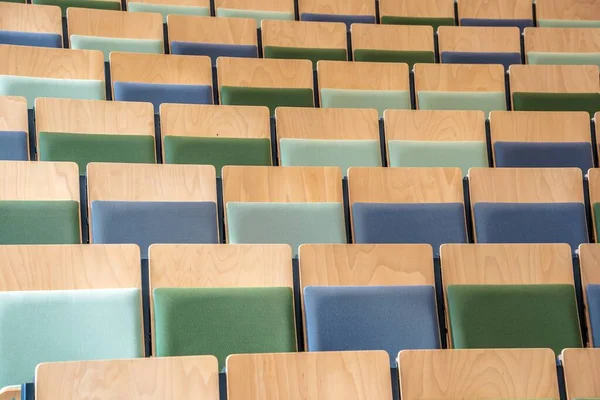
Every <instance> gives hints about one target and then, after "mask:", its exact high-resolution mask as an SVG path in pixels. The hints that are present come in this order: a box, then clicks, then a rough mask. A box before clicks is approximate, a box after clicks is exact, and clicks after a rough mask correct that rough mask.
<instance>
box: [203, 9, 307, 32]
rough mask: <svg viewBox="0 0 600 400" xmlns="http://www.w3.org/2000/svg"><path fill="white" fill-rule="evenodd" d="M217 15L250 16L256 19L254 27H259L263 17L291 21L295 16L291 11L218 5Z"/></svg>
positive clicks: (228, 16) (227, 16)
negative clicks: (246, 8)
mask: <svg viewBox="0 0 600 400" xmlns="http://www.w3.org/2000/svg"><path fill="white" fill-rule="evenodd" d="M215 15H216V16H217V17H225V18H252V19H254V20H255V21H256V28H257V29H258V28H260V24H261V22H262V20H263V19H276V20H281V21H293V20H294V19H295V18H296V16H295V15H294V12H293V11H291V12H289V11H265V10H244V9H239V8H224V7H218V8H216V10H215Z"/></svg>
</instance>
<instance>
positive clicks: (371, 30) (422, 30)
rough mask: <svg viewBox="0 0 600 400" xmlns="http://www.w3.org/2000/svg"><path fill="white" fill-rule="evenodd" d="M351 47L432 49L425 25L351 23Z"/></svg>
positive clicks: (406, 49)
mask: <svg viewBox="0 0 600 400" xmlns="http://www.w3.org/2000/svg"><path fill="white" fill-rule="evenodd" d="M352 49H353V50H356V49H373V50H397V51H402V50H403V51H434V49H433V28H432V27H431V26H427V25H412V26H411V25H377V24H352Z"/></svg>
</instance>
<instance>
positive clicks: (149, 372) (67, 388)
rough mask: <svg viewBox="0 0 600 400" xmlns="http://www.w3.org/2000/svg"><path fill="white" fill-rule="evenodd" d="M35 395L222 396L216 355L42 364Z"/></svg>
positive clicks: (74, 399)
mask: <svg viewBox="0 0 600 400" xmlns="http://www.w3.org/2000/svg"><path fill="white" fill-rule="evenodd" d="M35 397H36V399H39V400H54V399H70V400H84V399H90V398H96V399H131V400H142V399H143V400H163V399H192V398H196V399H198V398H201V399H206V400H218V399H219V370H218V365H217V359H216V358H215V357H214V356H193V357H153V358H138V359H125V360H102V361H75V362H55V363H42V364H40V365H39V366H38V367H37V368H36V373H35Z"/></svg>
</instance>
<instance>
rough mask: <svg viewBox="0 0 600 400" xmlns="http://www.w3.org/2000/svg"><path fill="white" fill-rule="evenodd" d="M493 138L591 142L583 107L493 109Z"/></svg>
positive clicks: (491, 125)
mask: <svg viewBox="0 0 600 400" xmlns="http://www.w3.org/2000/svg"><path fill="white" fill-rule="evenodd" d="M490 131H491V137H492V144H493V143H495V142H588V143H589V142H591V138H590V116H589V114H588V113H587V112H585V111H581V112H578V111H572V112H557V111H492V112H491V113H490Z"/></svg>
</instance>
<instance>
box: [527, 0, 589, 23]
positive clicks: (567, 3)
mask: <svg viewBox="0 0 600 400" xmlns="http://www.w3.org/2000/svg"><path fill="white" fill-rule="evenodd" d="M535 10H536V15H537V19H538V20H541V19H558V20H589V21H594V20H595V21H598V20H600V7H598V2H597V0H539V1H537V0H536V2H535Z"/></svg>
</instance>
